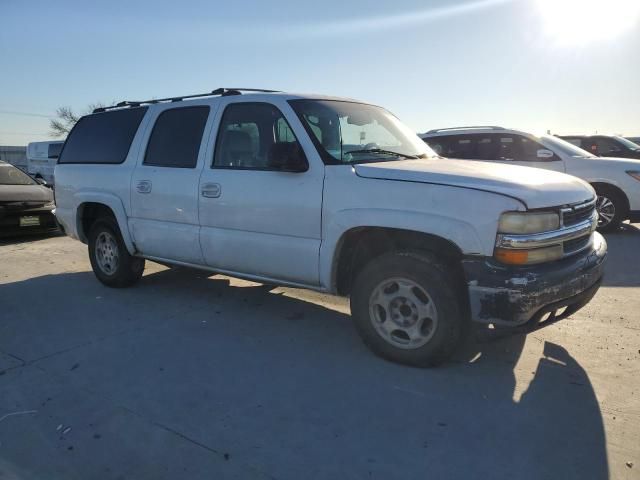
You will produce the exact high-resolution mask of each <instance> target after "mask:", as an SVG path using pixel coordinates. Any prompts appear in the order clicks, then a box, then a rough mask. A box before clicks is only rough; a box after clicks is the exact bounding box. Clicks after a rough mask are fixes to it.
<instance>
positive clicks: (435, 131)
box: [427, 125, 506, 133]
mask: <svg viewBox="0 0 640 480" xmlns="http://www.w3.org/2000/svg"><path fill="white" fill-rule="evenodd" d="M474 129H477V130H506V129H505V128H504V127H498V126H496V125H473V126H470V127H450V128H436V129H434V130H429V131H428V132H427V133H437V132H447V131H449V130H474Z"/></svg>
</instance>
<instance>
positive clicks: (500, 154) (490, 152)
mask: <svg viewBox="0 0 640 480" xmlns="http://www.w3.org/2000/svg"><path fill="white" fill-rule="evenodd" d="M427 141H428V143H429V145H430V146H431V148H433V150H434V151H435V152H436V153H438V154H440V155H442V156H443V157H448V158H462V159H468V160H474V159H475V160H506V161H509V160H511V161H520V162H539V161H545V160H547V161H548V160H554V159H555V158H553V157H552V158H546V159H541V158H538V150H540V149H544V148H545V147H544V146H543V145H541V144H540V143H538V142H536V141H534V140H531V139H529V138H527V137H523V136H520V135H511V134H499V133H474V134H469V135H447V136H442V137H433V138H428V139H427Z"/></svg>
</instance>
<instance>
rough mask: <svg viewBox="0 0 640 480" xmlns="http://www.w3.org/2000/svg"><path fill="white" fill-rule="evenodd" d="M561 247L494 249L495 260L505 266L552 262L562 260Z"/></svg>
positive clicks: (562, 252)
mask: <svg viewBox="0 0 640 480" xmlns="http://www.w3.org/2000/svg"><path fill="white" fill-rule="evenodd" d="M563 255H564V251H563V248H562V245H553V246H551V247H544V248H533V249H526V250H525V249H513V248H496V249H495V252H494V256H495V258H496V260H498V261H499V262H501V263H505V264H507V265H535V264H536V263H545V262H552V261H554V260H558V259H560V258H562V256H563Z"/></svg>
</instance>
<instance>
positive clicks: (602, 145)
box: [591, 138, 622, 156]
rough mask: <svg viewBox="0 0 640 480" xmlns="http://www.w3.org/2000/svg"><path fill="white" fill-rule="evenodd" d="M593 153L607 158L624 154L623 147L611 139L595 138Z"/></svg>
mask: <svg viewBox="0 0 640 480" xmlns="http://www.w3.org/2000/svg"><path fill="white" fill-rule="evenodd" d="M591 151H592V152H593V153H595V154H596V155H600V156H606V155H612V154H615V153H620V152H622V147H621V146H620V145H619V144H618V142H616V141H615V140H611V139H609V138H595V139H594V140H593V143H592V148H591Z"/></svg>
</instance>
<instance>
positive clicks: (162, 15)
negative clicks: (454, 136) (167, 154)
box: [0, 0, 640, 145]
mask: <svg viewBox="0 0 640 480" xmlns="http://www.w3.org/2000/svg"><path fill="white" fill-rule="evenodd" d="M576 1H577V0H555V1H551V0H479V1H478V0H448V1H445V0H396V1H394V2H381V1H378V2H375V1H372V0H351V1H349V2H347V1H344V0H323V1H322V2H317V1H316V2H304V1H301V0H298V1H290V0H281V1H270V2H266V1H262V2H259V1H256V0H245V1H244V2H228V1H226V2H217V1H189V0H183V1H182V2H176V1H164V0H153V1H152V0H146V1H139V2H135V1H133V0H129V1H122V0H111V1H109V2H87V1H64V0H60V1H56V2H51V1H46V2H44V1H43V2H40V1H31V2H25V1H23V0H0V18H2V23H1V24H2V27H1V28H0V60H1V63H0V65H2V70H1V71H0V145H24V144H26V143H28V142H29V141H35V140H45V139H47V138H49V135H48V131H49V127H48V119H47V118H46V117H45V116H47V115H52V114H53V113H54V112H55V109H56V108H57V107H59V106H71V107H73V108H74V109H75V110H76V111H83V110H84V109H85V108H86V106H87V105H88V104H90V103H94V102H106V103H109V102H111V101H114V100H115V101H119V100H123V99H147V98H152V97H163V96H171V95H179V94H189V93H199V92H204V91H208V90H212V89H214V88H216V87H220V86H245V87H262V88H275V89H279V90H287V91H294V92H316V93H326V94H332V95H341V96H348V97H355V98H358V99H362V100H365V101H369V102H373V103H377V104H380V105H383V106H385V107H387V108H388V109H389V110H391V111H392V112H394V113H395V114H396V115H398V116H399V117H400V118H401V119H402V120H404V121H405V122H406V123H407V124H408V125H409V126H411V127H412V128H413V129H415V130H417V131H425V130H428V129H431V128H436V127H447V126H456V125H476V124H490V125H496V124H498V125H505V126H510V127H519V128H522V129H526V130H531V131H538V132H540V131H546V130H547V129H550V130H552V131H553V132H554V133H583V132H585V133H592V132H595V131H599V132H610V133H622V134H627V135H640V62H639V61H638V58H640V57H639V56H640V22H638V17H640V8H634V7H633V6H629V5H632V4H633V3H640V2H638V1H637V0H607V1H598V0H584V1H586V2H587V3H588V4H589V5H590V6H591V7H593V8H592V10H594V11H593V12H591V14H589V15H588V16H587V17H584V15H585V14H583V13H579V12H575V11H572V10H571V8H569V9H568V10H567V9H565V10H557V7H555V6H553V5H558V4H562V3H563V2H568V4H567V5H568V6H569V7H572V3H571V2H573V4H575V3H576ZM545 5H546V6H545ZM550 5H552V6H550ZM582 5H584V3H583V4H582ZM611 5H614V7H615V6H616V5H618V6H620V5H622V7H624V6H625V5H626V8H627V10H624V8H622V7H621V9H619V10H617V11H616V10H612V8H613V7H611ZM591 7H589V6H588V7H586V8H587V10H588V9H589V8H591ZM553 9H556V10H557V11H555V10H553ZM576 10H578V9H576ZM579 10H581V11H582V10H584V8H581V9H579ZM587 13H588V12H587ZM581 15H583V16H581ZM619 19H620V20H621V21H618V20H619ZM576 20H578V21H576ZM622 20H623V21H622ZM7 112H13V113H7ZM17 113H27V114H37V115H43V116H32V115H18V114H17Z"/></svg>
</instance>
